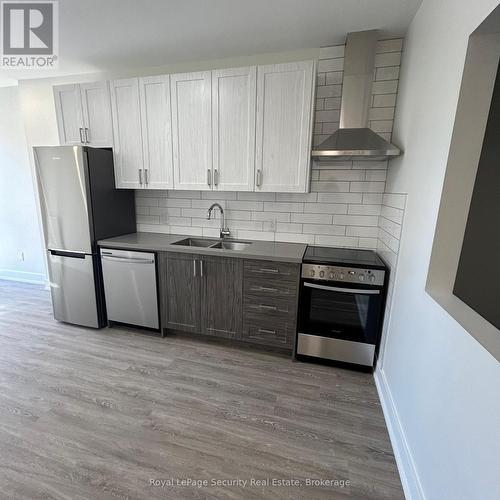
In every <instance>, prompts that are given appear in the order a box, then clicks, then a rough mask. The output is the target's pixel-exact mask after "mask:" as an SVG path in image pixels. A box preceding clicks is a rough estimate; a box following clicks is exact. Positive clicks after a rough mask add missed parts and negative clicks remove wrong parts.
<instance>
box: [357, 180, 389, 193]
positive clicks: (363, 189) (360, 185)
mask: <svg viewBox="0 0 500 500" xmlns="http://www.w3.org/2000/svg"><path fill="white" fill-rule="evenodd" d="M384 189H385V182H378V181H365V182H351V192H353V193H383V192H384Z"/></svg>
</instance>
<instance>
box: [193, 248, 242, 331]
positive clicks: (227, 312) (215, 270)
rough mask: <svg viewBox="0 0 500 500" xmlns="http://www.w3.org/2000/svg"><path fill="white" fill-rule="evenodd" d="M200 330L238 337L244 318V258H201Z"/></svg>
mask: <svg viewBox="0 0 500 500" xmlns="http://www.w3.org/2000/svg"><path fill="white" fill-rule="evenodd" d="M201 272H202V285H201V286H202V290H201V297H202V299H201V326H202V333H204V334H207V335H214V336H217V337H227V338H238V337H240V335H241V332H242V325H243V322H242V319H243V260H241V259H237V258H231V257H206V256H205V257H203V258H202V268H201Z"/></svg>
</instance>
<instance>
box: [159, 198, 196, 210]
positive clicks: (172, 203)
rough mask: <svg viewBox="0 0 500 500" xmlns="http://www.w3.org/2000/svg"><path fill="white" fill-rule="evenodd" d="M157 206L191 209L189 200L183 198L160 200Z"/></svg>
mask: <svg viewBox="0 0 500 500" xmlns="http://www.w3.org/2000/svg"><path fill="white" fill-rule="evenodd" d="M158 205H159V206H160V207H182V208H191V200H190V199H184V198H178V199H177V198H160V199H159V203H158Z"/></svg>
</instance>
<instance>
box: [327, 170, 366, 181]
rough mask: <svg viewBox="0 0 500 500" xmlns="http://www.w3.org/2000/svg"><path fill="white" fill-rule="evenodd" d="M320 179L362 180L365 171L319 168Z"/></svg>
mask: <svg viewBox="0 0 500 500" xmlns="http://www.w3.org/2000/svg"><path fill="white" fill-rule="evenodd" d="M319 180H320V181H364V180H365V172H364V171H363V170H352V169H351V170H321V171H320V173H319Z"/></svg>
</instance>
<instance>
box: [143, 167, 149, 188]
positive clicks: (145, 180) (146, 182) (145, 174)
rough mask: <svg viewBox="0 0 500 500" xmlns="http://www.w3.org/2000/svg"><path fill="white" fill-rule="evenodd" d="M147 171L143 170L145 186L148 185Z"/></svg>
mask: <svg viewBox="0 0 500 500" xmlns="http://www.w3.org/2000/svg"><path fill="white" fill-rule="evenodd" d="M148 172H149V169H147V168H145V169H144V183H145V184H146V186H147V185H148V184H149V173H148Z"/></svg>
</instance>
